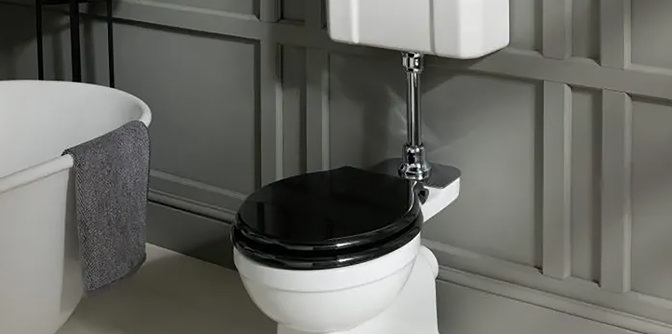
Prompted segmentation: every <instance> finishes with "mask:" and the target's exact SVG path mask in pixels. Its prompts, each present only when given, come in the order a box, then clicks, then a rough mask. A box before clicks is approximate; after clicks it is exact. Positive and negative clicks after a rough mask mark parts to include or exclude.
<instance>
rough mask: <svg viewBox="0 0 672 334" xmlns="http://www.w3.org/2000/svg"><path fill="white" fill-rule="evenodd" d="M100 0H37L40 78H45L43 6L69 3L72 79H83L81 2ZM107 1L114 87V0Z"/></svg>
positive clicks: (110, 61)
mask: <svg viewBox="0 0 672 334" xmlns="http://www.w3.org/2000/svg"><path fill="white" fill-rule="evenodd" d="M96 1H100V0H35V21H36V22H35V23H36V24H35V26H36V30H37V71H38V78H39V79H40V80H44V53H43V52H44V48H43V46H42V7H43V6H46V5H65V4H68V5H69V15H70V53H71V58H72V81H75V82H81V81H82V59H81V50H80V49H81V48H80V41H79V4H80V3H85V2H96ZM102 1H105V4H106V6H107V11H106V17H105V19H106V21H107V57H108V66H109V67H108V70H109V75H110V87H114V43H113V33H112V30H113V28H112V0H102Z"/></svg>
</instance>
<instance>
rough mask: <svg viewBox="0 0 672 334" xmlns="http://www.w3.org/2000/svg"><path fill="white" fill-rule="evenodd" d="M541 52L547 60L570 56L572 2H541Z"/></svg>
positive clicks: (568, 0)
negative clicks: (542, 32)
mask: <svg viewBox="0 0 672 334" xmlns="http://www.w3.org/2000/svg"><path fill="white" fill-rule="evenodd" d="M542 4H543V6H542V7H543V11H542V12H543V31H544V34H543V43H542V46H543V47H542V52H543V54H544V56H546V57H548V58H556V59H567V58H569V57H570V56H571V55H572V1H571V0H543V3H542Z"/></svg>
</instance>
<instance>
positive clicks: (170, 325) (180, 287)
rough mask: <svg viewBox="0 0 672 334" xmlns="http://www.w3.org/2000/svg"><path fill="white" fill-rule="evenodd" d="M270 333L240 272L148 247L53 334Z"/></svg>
mask: <svg viewBox="0 0 672 334" xmlns="http://www.w3.org/2000/svg"><path fill="white" fill-rule="evenodd" d="M185 333H198V334H234V333H235V334H248V333H249V334H273V333H275V324H274V323H273V322H272V321H271V320H270V319H268V318H266V317H265V316H264V315H263V314H261V312H260V311H259V310H258V309H257V308H256V307H255V306H254V304H253V303H252V301H251V300H250V299H249V297H248V296H247V294H246V292H245V290H244V288H243V286H242V284H241V282H240V279H239V278H238V274H237V273H236V272H234V271H231V270H228V269H225V268H222V267H220V266H217V265H213V264H210V263H206V262H203V261H200V260H197V259H194V258H190V257H187V256H184V255H181V254H178V253H175V252H172V251H169V250H167V249H164V248H160V247H157V246H153V245H148V248H147V262H146V263H145V265H144V266H143V267H142V268H141V269H140V270H139V271H138V273H137V274H136V275H135V276H134V277H132V278H130V279H128V280H127V281H125V282H122V283H120V284H119V285H118V286H116V287H114V288H113V289H111V290H109V291H106V292H104V293H100V294H97V295H93V296H89V297H87V298H85V299H84V300H82V302H81V303H80V305H79V306H78V307H77V310H75V313H74V314H73V316H72V317H71V318H70V320H68V322H66V323H65V325H63V327H62V328H61V329H60V330H59V331H58V332H57V334H185Z"/></svg>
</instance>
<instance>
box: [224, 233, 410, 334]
mask: <svg viewBox="0 0 672 334" xmlns="http://www.w3.org/2000/svg"><path fill="white" fill-rule="evenodd" d="M419 249H420V235H419V234H418V235H417V236H416V237H415V238H414V239H412V240H411V241H410V242H408V243H407V244H406V245H404V246H402V247H401V248H399V249H397V250H395V251H393V252H391V253H389V254H387V255H383V256H381V257H379V258H376V259H374V260H370V261H367V262H363V263H359V264H355V265H352V266H346V267H340V268H334V269H323V270H286V269H278V268H273V267H269V266H266V265H263V264H260V263H258V262H255V261H254V260H252V259H250V258H248V257H246V256H245V255H243V254H241V252H239V251H238V250H234V261H235V264H236V267H237V268H238V271H239V273H240V276H241V278H242V281H243V284H244V286H245V289H246V290H247V292H248V293H249V295H250V297H251V298H252V300H253V301H254V303H255V304H256V305H257V306H258V307H259V309H261V311H262V312H263V313H265V314H266V315H267V316H268V317H269V318H271V319H273V320H275V321H276V322H277V323H278V324H279V325H281V326H284V327H286V328H289V329H293V330H296V331H299V332H306V333H332V332H340V331H346V330H349V329H352V328H354V327H357V326H358V325H360V324H362V323H364V322H366V321H368V320H370V319H371V318H373V317H375V316H376V315H378V314H380V313H381V312H383V311H384V310H385V309H387V308H388V307H389V306H390V305H391V304H392V303H393V302H394V300H395V299H396V298H397V296H398V295H399V293H400V292H401V290H402V288H403V287H404V285H405V284H406V282H407V281H408V278H409V276H410V274H411V271H412V269H413V265H414V263H415V259H416V256H417V255H418V251H419Z"/></svg>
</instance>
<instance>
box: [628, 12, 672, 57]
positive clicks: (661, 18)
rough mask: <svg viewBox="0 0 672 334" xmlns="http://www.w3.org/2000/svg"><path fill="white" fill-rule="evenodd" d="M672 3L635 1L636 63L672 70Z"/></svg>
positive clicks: (633, 40)
mask: <svg viewBox="0 0 672 334" xmlns="http://www.w3.org/2000/svg"><path fill="white" fill-rule="evenodd" d="M670 13H672V2H670V1H668V0H633V1H632V62H633V63H634V64H642V65H651V66H658V67H665V68H669V69H672V43H670V33H669V32H670V31H672V20H670Z"/></svg>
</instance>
